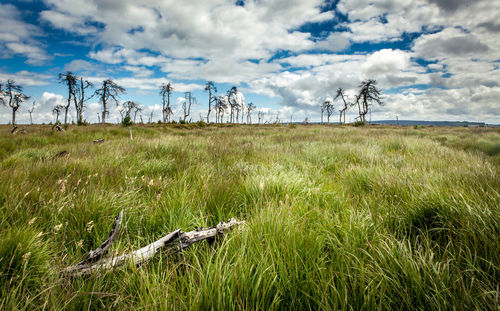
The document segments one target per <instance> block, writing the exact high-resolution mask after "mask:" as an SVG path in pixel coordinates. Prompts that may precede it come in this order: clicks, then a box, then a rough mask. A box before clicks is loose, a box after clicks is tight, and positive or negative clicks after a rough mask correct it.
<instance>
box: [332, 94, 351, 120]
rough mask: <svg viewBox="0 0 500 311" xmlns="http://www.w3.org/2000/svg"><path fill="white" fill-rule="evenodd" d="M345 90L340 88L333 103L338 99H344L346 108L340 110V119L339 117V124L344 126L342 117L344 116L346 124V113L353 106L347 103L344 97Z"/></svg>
mask: <svg viewBox="0 0 500 311" xmlns="http://www.w3.org/2000/svg"><path fill="white" fill-rule="evenodd" d="M344 92H345V91H344V89H342V88H339V89H338V90H337V95H336V96H335V98H334V99H333V101H335V100H336V99H337V98H339V97H340V98H342V102H343V104H344V107H343V108H342V109H339V112H340V117H339V124H342V115H343V116H344V124H345V113H346V111H347V109H349V106H352V104H350V103H348V102H347V101H346V99H345V98H346V96H345V95H344Z"/></svg>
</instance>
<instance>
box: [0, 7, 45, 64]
mask: <svg viewBox="0 0 500 311" xmlns="http://www.w3.org/2000/svg"><path fill="white" fill-rule="evenodd" d="M40 34H41V30H40V29H39V28H38V27H36V26H34V25H31V24H27V23H25V22H23V20H22V17H21V13H20V12H19V10H18V9H17V8H16V7H15V6H13V5H11V4H0V58H10V57H13V56H14V55H22V56H25V57H27V58H28V59H27V63H29V64H33V65H40V64H42V63H44V62H46V61H47V60H48V59H50V56H49V55H47V53H46V52H45V50H44V49H42V47H41V44H40V42H38V41H37V40H36V39H35V38H34V36H37V35H40Z"/></svg>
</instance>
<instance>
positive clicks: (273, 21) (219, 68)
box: [0, 0, 500, 123]
mask: <svg viewBox="0 0 500 311" xmlns="http://www.w3.org/2000/svg"><path fill="white" fill-rule="evenodd" d="M499 20H500V4H499V2H498V1H488V0H482V1H468V0H399V1H397V0H379V1H373V0H351V1H344V0H340V1H321V0H309V1H303V0H269V1H263V0H253V1H249V0H248V1H226V0H191V1H173V0H147V1H146V0H144V1H136V0H101V1H97V0H94V1H92V0H44V1H36V0H33V1H29V0H23V1H5V0H4V1H2V3H1V4H0V81H6V80H7V79H14V80H16V82H18V83H19V84H21V85H23V86H24V88H25V93H27V94H28V95H31V96H32V99H33V100H36V101H37V102H36V109H35V113H34V121H35V122H49V121H53V120H54V116H53V115H52V113H51V111H52V108H53V107H54V106H55V105H58V104H61V103H63V102H64V101H65V96H66V90H65V88H64V86H63V85H61V84H59V83H58V82H57V75H58V73H60V72H64V71H67V70H70V71H72V72H74V73H76V74H77V75H81V76H83V77H84V78H86V79H89V80H90V81H92V82H94V83H95V84H99V82H100V81H102V80H103V79H107V78H111V79H113V80H115V81H116V82H117V83H118V84H120V85H121V86H123V87H125V88H126V89H127V93H126V94H124V95H123V96H122V97H121V98H122V100H123V101H125V100H134V101H137V102H139V103H140V104H141V105H143V106H144V119H147V117H146V115H148V116H149V114H150V112H151V110H152V109H154V119H155V120H157V119H159V118H160V117H161V113H160V107H159V106H160V104H161V99H160V97H159V95H158V87H159V85H160V84H161V83H163V82H171V83H172V84H173V86H174V89H175V92H174V94H173V101H174V103H173V108H174V111H175V113H176V114H175V117H174V118H175V119H178V118H179V117H180V103H181V101H182V98H183V96H184V92H185V91H191V92H193V94H194V96H195V97H196V98H197V101H198V105H196V106H195V107H193V108H194V109H193V110H194V111H193V113H192V116H191V117H192V120H196V121H197V120H199V118H200V114H203V115H205V114H206V109H207V100H208V98H207V94H206V92H204V91H203V86H204V84H205V83H206V81H209V80H212V81H214V82H215V83H216V86H217V89H218V91H219V92H218V93H219V94H222V93H225V92H226V91H227V90H228V89H230V88H231V86H233V85H234V86H237V87H238V89H239V90H240V92H241V93H242V95H243V96H244V102H245V103H247V104H248V103H250V102H253V103H254V104H255V105H256V106H257V109H256V110H255V112H254V115H253V120H254V121H255V120H257V111H258V110H262V111H263V112H265V115H266V117H265V119H266V120H270V119H275V118H276V115H278V116H279V118H280V119H282V120H286V121H288V120H290V119H291V118H293V120H294V121H302V120H303V119H304V118H306V117H307V118H309V120H312V121H317V120H319V118H320V108H319V107H320V105H321V103H322V102H323V101H325V100H326V99H328V98H329V97H331V96H332V95H335V91H336V89H337V88H339V87H342V88H345V89H346V90H347V93H348V94H349V96H350V98H351V100H352V99H353V98H354V94H355V92H356V88H357V86H358V84H359V83H360V82H361V81H362V80H365V79H376V80H377V81H378V85H379V86H380V88H382V90H383V93H384V99H383V100H384V103H385V104H384V105H383V106H380V107H379V106H376V107H373V109H372V118H373V119H394V118H395V116H396V115H398V116H399V119H419V120H470V121H485V122H488V123H500V102H499V98H500V85H499V84H500V71H499V62H500V53H499V52H498V51H500V40H499V39H500V36H499V33H500V22H499ZM30 105H31V103H30V102H28V103H26V104H25V106H24V107H22V108H21V109H20V110H19V113H18V121H19V122H27V121H28V120H29V115H28V113H27V109H28V108H29V106H30ZM335 105H336V106H337V107H340V106H341V103H340V102H337V103H336V104H335ZM100 109H101V108H100V105H99V103H98V102H97V101H96V100H95V99H94V100H90V101H89V102H88V103H87V108H86V111H85V118H86V119H87V120H89V121H91V122H95V121H97V113H98V112H99V111H100ZM70 114H71V116H72V119H74V118H75V116H74V114H75V111H74V109H73V108H72V110H70ZM354 117H355V109H352V110H351V112H349V113H348V114H347V120H349V119H351V120H353V119H354ZM118 118H119V113H118V109H117V108H116V107H113V110H112V111H111V117H110V118H109V121H110V122H116V121H117V120H118ZM9 120H10V111H9V110H8V109H7V108H6V107H1V108H0V123H8V122H9Z"/></svg>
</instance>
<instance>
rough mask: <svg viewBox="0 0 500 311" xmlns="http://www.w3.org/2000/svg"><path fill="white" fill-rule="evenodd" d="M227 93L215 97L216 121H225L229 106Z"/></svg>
mask: <svg viewBox="0 0 500 311" xmlns="http://www.w3.org/2000/svg"><path fill="white" fill-rule="evenodd" d="M228 105H229V104H228V101H227V95H220V96H217V97H216V99H215V123H222V122H224V113H225V111H226V110H227V108H228Z"/></svg>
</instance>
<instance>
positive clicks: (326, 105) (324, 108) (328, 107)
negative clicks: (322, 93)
mask: <svg viewBox="0 0 500 311" xmlns="http://www.w3.org/2000/svg"><path fill="white" fill-rule="evenodd" d="M333 110H335V108H334V107H333V103H332V102H331V101H330V100H325V101H324V102H323V105H321V124H323V114H324V113H326V116H327V118H328V124H330V117H331V116H332V114H333Z"/></svg>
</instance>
